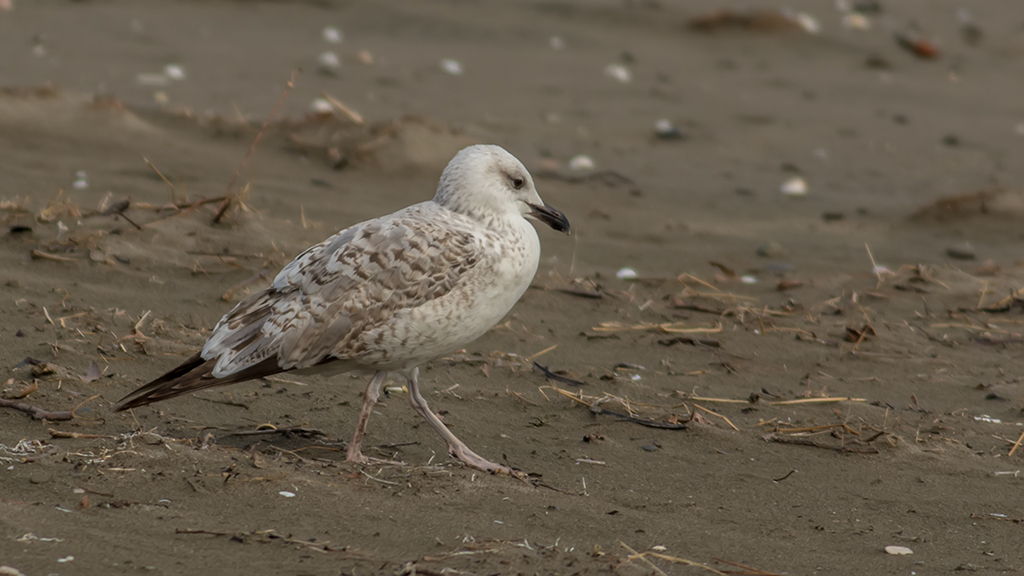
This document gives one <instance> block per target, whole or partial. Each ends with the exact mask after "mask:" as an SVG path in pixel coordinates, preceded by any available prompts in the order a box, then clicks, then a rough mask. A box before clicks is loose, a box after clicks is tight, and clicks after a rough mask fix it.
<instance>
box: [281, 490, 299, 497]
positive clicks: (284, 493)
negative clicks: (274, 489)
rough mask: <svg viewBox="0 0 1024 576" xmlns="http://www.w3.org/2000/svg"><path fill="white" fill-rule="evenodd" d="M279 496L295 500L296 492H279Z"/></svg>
mask: <svg viewBox="0 0 1024 576" xmlns="http://www.w3.org/2000/svg"><path fill="white" fill-rule="evenodd" d="M278 494H280V495H281V496H284V497H285V498H295V492H289V491H287V490H281V491H280V492H278Z"/></svg>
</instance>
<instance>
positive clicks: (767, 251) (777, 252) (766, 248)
mask: <svg viewBox="0 0 1024 576" xmlns="http://www.w3.org/2000/svg"><path fill="white" fill-rule="evenodd" d="M756 254H757V255H758V256H760V257H762V258H785V256H786V249H785V248H783V247H782V244H779V243H778V242H766V243H764V244H762V245H760V246H759V247H758V248H757V252H756Z"/></svg>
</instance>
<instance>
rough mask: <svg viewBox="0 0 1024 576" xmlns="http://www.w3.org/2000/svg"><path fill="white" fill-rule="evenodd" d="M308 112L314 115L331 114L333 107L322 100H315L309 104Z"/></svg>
mask: <svg viewBox="0 0 1024 576" xmlns="http://www.w3.org/2000/svg"><path fill="white" fill-rule="evenodd" d="M309 111H310V112H312V113H314V114H333V113H334V106H331V103H330V102H328V101H327V100H326V99H324V98H316V99H314V100H313V101H312V102H310V103H309Z"/></svg>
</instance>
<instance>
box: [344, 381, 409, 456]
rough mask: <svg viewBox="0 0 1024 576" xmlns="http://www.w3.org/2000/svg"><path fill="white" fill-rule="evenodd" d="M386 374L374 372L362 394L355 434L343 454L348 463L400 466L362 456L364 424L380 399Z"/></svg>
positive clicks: (364, 433)
mask: <svg viewBox="0 0 1024 576" xmlns="http://www.w3.org/2000/svg"><path fill="white" fill-rule="evenodd" d="M387 374H388V373H387V372H376V373H375V374H374V375H373V379H372V380H370V384H369V385H368V386H367V387H366V392H364V393H363V408H362V410H360V411H359V421H358V422H356V432H355V434H354V435H353V436H352V441H351V442H349V443H348V449H347V450H346V453H345V460H347V461H349V462H359V463H362V464H365V463H368V462H381V463H388V464H401V462H391V461H390V460H379V459H377V458H370V457H367V456H364V455H363V452H362V447H363V436H365V435H366V423H367V422H369V421H370V413H371V412H373V406H374V404H376V403H377V398H379V397H380V385H381V384H383V383H384V377H385V376H387Z"/></svg>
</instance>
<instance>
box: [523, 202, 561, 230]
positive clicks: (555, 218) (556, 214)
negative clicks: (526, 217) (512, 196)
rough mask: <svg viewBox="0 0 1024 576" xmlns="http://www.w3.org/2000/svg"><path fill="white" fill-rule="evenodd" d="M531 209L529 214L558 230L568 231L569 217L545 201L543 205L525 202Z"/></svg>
mask: <svg viewBox="0 0 1024 576" xmlns="http://www.w3.org/2000/svg"><path fill="white" fill-rule="evenodd" d="M527 206H529V207H530V208H532V209H533V210H531V211H530V213H529V214H530V216H533V217H534V218H536V219H537V220H540V221H541V222H543V223H545V224H547V225H548V226H551V228H553V229H555V230H558V231H559V232H565V233H566V234H568V233H569V219H568V218H566V217H565V214H562V212H561V211H560V210H558V209H557V208H554V207H553V206H551V205H550V204H548V203H547V202H545V203H544V205H543V206H537V205H536V204H527Z"/></svg>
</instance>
